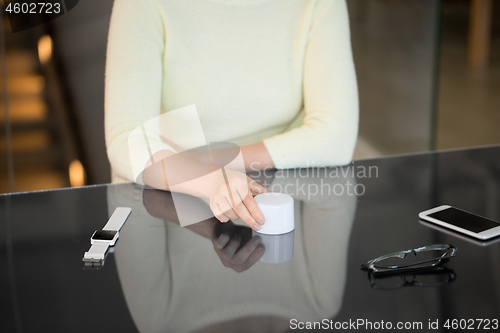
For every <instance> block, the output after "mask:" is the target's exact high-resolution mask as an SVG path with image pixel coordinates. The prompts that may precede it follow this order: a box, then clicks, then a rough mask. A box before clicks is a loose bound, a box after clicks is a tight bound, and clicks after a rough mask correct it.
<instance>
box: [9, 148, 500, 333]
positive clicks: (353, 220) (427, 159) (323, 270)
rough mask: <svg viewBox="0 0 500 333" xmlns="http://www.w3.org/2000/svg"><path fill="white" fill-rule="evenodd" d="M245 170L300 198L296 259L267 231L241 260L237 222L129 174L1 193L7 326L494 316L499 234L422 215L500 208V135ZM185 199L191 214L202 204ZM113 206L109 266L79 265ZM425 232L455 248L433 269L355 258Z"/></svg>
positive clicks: (420, 323)
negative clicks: (469, 143)
mask: <svg viewBox="0 0 500 333" xmlns="http://www.w3.org/2000/svg"><path fill="white" fill-rule="evenodd" d="M252 177H254V178H255V179H257V180H258V181H260V182H261V183H263V184H265V186H267V188H268V189H270V190H272V191H275V192H284V193H287V194H289V195H291V196H292V197H293V198H294V213H295V224H296V225H295V231H294V232H293V235H291V236H290V235H288V241H287V242H288V243H287V244H290V242H289V241H290V237H291V239H292V242H293V247H292V249H293V257H290V256H289V257H288V258H287V259H286V260H283V262H279V260H278V261H277V262H274V263H269V261H268V262H263V261H262V258H264V256H265V255H267V256H268V257H269V256H270V258H273V256H272V255H273V253H274V252H273V251H280V248H279V246H280V245H279V244H278V245H276V244H277V243H276V244H275V243H273V242H274V241H275V240H276V239H275V238H272V239H271V240H269V239H268V240H266V239H265V236H262V239H261V243H262V244H264V245H266V244H267V246H265V247H264V248H263V249H260V250H261V253H260V254H259V255H258V256H257V257H254V260H252V261H248V262H247V261H245V262H238V260H240V259H241V258H239V259H238V260H235V256H236V255H237V254H238V253H240V252H239V251H245V246H247V249H248V246H249V245H248V244H250V242H251V241H253V240H254V239H255V238H257V236H256V234H255V233H254V232H252V231H251V230H250V229H249V228H247V227H246V226H245V225H244V224H242V223H240V221H235V222H234V223H233V222H228V223H226V224H221V223H219V222H217V221H216V220H215V219H207V220H204V221H202V222H200V223H196V224H192V225H190V226H187V227H181V226H180V225H179V216H180V215H179V214H178V212H177V211H176V209H175V207H174V206H175V205H174V200H173V198H172V195H171V194H170V193H168V192H162V191H157V190H153V189H147V188H142V187H139V186H137V185H134V184H109V185H101V186H89V187H82V188H76V189H62V190H54V191H42V192H32V193H21V194H11V195H3V196H0V210H1V212H0V216H1V217H2V219H1V225H0V242H1V246H0V264H1V267H2V269H1V270H0V290H1V297H0V310H1V311H0V318H1V320H0V330H1V332H137V331H139V332H285V331H293V330H295V329H299V328H316V329H317V330H319V329H330V328H333V329H335V328H337V329H345V330H354V329H357V330H364V331H371V330H373V331H380V330H382V329H389V328H391V329H396V328H400V329H402V330H407V331H431V330H432V331H443V332H445V331H453V330H455V331H460V330H461V329H462V330H466V328H469V329H470V328H475V329H478V328H486V327H489V328H490V329H494V328H495V327H498V325H499V324H498V320H499V319H500V282H499V281H500V240H499V239H493V240H491V241H489V242H479V241H475V240H473V239H471V238H468V237H465V236H461V235H459V234H457V233H455V232H450V231H447V230H445V229H436V228H432V227H430V226H429V225H425V224H422V223H421V222H419V219H418V213H419V212H421V211H424V210H426V209H429V208H432V207H435V206H439V205H443V204H447V205H452V206H455V207H459V208H462V209H464V210H467V211H470V212H473V213H476V214H478V215H482V216H486V217H488V218H491V219H494V220H497V221H498V220H500V205H499V199H500V147H498V146H492V147H483V148H476V149H467V150H457V151H448V152H435V153H423V154H415V155H405V156H396V157H388V158H380V159H370V160H362V161H355V162H353V163H352V164H351V165H349V166H346V167H343V168H317V169H298V170H281V171H272V172H271V171H267V172H266V173H264V172H261V173H259V172H258V173H254V174H252ZM185 199H186V200H188V203H189V204H188V205H187V206H188V207H192V211H193V212H194V211H196V210H206V209H207V207H208V203H207V201H206V200H203V199H199V198H189V197H187V196H186V198H185ZM119 206H125V207H131V208H132V213H131V215H130V217H129V218H128V220H127V222H126V223H125V225H124V227H123V228H122V230H121V232H120V238H119V241H118V243H117V244H116V246H115V247H114V252H113V253H108V255H107V257H106V260H105V262H104V264H103V265H94V266H92V265H85V264H84V263H83V262H82V256H83V253H84V252H85V251H87V250H88V249H89V247H90V240H89V238H90V236H91V235H92V233H93V231H94V230H96V229H100V228H102V227H103V226H104V224H105V223H106V221H107V220H108V218H109V216H110V215H111V214H112V212H113V211H114V209H115V208H116V207H119ZM188 213H189V212H188ZM222 234H224V235H227V237H229V239H230V242H232V241H234V242H235V243H234V244H233V247H234V248H233V251H232V253H230V252H231V251H229V252H227V253H225V252H224V251H220V250H218V249H217V247H216V239H217V238H218V237H219V236H220V235H222ZM278 243H279V242H278ZM431 244H453V245H455V246H456V247H457V248H458V252H457V255H456V257H454V258H452V259H451V260H449V261H448V262H447V263H445V264H444V265H443V266H442V268H441V270H440V271H439V272H431V273H432V274H431V273H429V274H424V273H422V274H420V273H415V274H413V273H411V274H406V275H404V276H403V275H401V276H392V277H390V278H385V277H382V278H381V277H374V276H370V274H368V273H367V272H366V271H363V270H360V264H362V263H365V262H366V261H368V260H369V259H373V258H375V257H378V256H380V255H383V254H387V253H391V252H395V251H399V250H407V249H410V248H416V247H420V246H425V245H431ZM287 246H289V245H287ZM273 247H274V248H273ZM253 248H255V251H258V250H257V247H253ZM253 248H252V249H253ZM281 250H282V249H281ZM266 252H267V254H266ZM252 253H254V252H252ZM262 253H264V254H262ZM225 256H227V257H225ZM260 256H262V258H261V260H255V258H257V259H258V257H260ZM242 258H243V259H245V260H246V259H247V257H245V256H243V257H242ZM290 258H291V259H290ZM243 259H242V260H243ZM289 259H290V260H289ZM271 261H272V260H271Z"/></svg>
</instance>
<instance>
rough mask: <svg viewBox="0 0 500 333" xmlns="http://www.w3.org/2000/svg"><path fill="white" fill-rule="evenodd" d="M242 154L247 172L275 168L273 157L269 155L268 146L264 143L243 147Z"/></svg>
mask: <svg viewBox="0 0 500 333" xmlns="http://www.w3.org/2000/svg"><path fill="white" fill-rule="evenodd" d="M241 153H242V155H243V160H244V161H245V170H247V171H252V170H263V169H269V168H274V163H273V160H272V159H271V155H269V152H268V151H267V148H266V146H265V145H264V143H262V142H259V143H254V144H252V145H247V146H243V147H241Z"/></svg>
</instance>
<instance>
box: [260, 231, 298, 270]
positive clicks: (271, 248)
mask: <svg viewBox="0 0 500 333" xmlns="http://www.w3.org/2000/svg"><path fill="white" fill-rule="evenodd" d="M252 234H253V236H255V235H258V236H259V237H260V239H261V242H262V245H264V247H265V248H266V250H265V252H264V254H263V255H262V257H261V258H260V261H261V262H265V263H268V264H281V263H284V262H287V261H290V260H292V258H293V237H294V234H295V230H292V231H291V232H289V233H286V234H282V235H263V234H260V233H257V232H255V231H252Z"/></svg>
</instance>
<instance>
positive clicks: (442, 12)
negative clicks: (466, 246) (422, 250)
mask: <svg viewBox="0 0 500 333" xmlns="http://www.w3.org/2000/svg"><path fill="white" fill-rule="evenodd" d="M347 3H348V7H349V15H350V19H351V39H352V45H353V52H354V58H355V64H356V71H357V76H358V84H359V91H360V112H361V120H360V132H359V138H358V145H357V148H356V152H355V156H354V157H355V159H362V158H372V157H378V156H386V155H393V154H404V153H412V152H420V151H428V150H432V149H450V148H462V147H471V146H479V145H490V144H499V143H500V132H499V131H498V129H497V128H498V125H499V124H500V94H498V92H499V91H500V3H499V1H493V0H443V1H439V0H370V1H366V0H348V1H347ZM112 5H113V0H99V1H80V2H79V3H78V4H77V5H76V7H75V8H73V9H72V10H71V11H69V12H68V13H66V14H65V15H63V16H61V17H58V18H56V19H55V20H53V21H51V22H48V23H45V24H42V25H39V26H36V27H34V28H31V29H27V30H24V31H20V32H16V33H13V32H12V31H11V28H10V24H9V21H8V19H7V18H6V17H5V15H4V17H3V22H2V23H3V38H4V42H5V50H6V51H5V57H3V56H2V61H4V63H5V71H4V70H3V69H2V75H3V76H4V77H5V78H6V80H5V82H4V80H3V79H2V80H1V88H2V89H0V96H1V99H2V103H1V114H0V122H1V123H2V124H1V126H0V133H1V136H0V152H1V155H0V193H6V192H12V191H16V192H19V191H31V190H42V189H51V188H59V187H67V186H81V185H84V184H99V183H106V182H109V181H110V170H109V163H108V161H107V157H106V149H105V145H104V123H103V120H104V67H105V59H106V42H107V31H108V27H109V18H110V15H111V9H112ZM4 88H6V90H7V95H5V94H4V92H3V91H4ZM6 97H8V99H6ZM6 102H8V103H6ZM7 106H8V110H6V107H7ZM6 111H8V115H9V117H8V118H9V119H8V121H6ZM9 122H10V130H11V132H12V135H11V146H12V154H9V150H8V149H7V147H8V146H10V144H8V143H9V140H8V139H7V137H8V136H7V134H8V132H9V126H8V123H9ZM10 156H12V158H10ZM9 161H12V162H13V163H12V165H13V175H14V177H13V178H9V172H8V169H9ZM11 174H12V173H11ZM9 180H10V182H9ZM12 185H13V186H12Z"/></svg>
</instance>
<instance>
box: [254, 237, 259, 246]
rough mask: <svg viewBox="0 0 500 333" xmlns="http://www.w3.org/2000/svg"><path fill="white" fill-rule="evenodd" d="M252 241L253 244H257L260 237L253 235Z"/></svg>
mask: <svg viewBox="0 0 500 333" xmlns="http://www.w3.org/2000/svg"><path fill="white" fill-rule="evenodd" d="M253 243H254V244H255V245H257V244H259V243H260V237H255V238H254V239H253Z"/></svg>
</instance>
